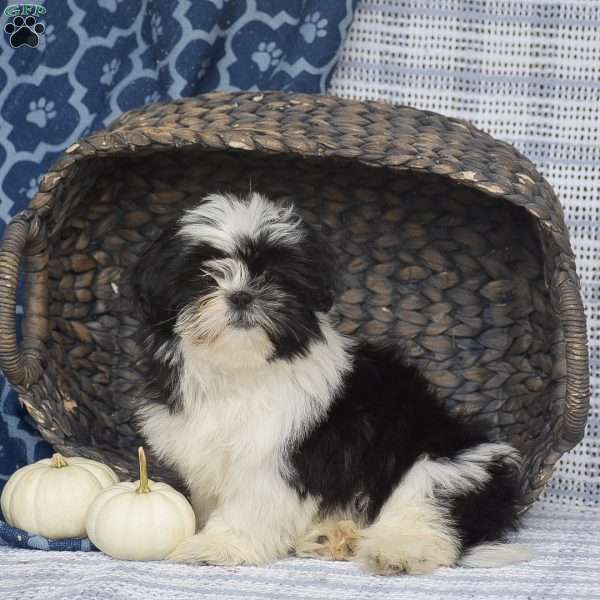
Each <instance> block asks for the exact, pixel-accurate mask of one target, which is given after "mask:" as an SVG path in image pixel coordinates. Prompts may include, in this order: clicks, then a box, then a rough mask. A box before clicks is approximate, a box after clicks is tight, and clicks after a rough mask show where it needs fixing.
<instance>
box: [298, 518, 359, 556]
mask: <svg viewBox="0 0 600 600" xmlns="http://www.w3.org/2000/svg"><path fill="white" fill-rule="evenodd" d="M358 537H359V530H358V525H357V524H356V523H355V522H354V521H334V520H328V521H321V522H319V523H316V524H315V525H314V526H313V527H312V528H311V529H310V530H309V531H308V533H307V534H306V535H304V536H303V537H302V538H300V539H299V540H298V541H297V543H296V545H295V548H294V550H295V553H296V556H301V557H303V558H322V559H325V560H348V559H349V558H350V557H352V555H353V554H354V551H355V549H356V544H357V541H358Z"/></svg>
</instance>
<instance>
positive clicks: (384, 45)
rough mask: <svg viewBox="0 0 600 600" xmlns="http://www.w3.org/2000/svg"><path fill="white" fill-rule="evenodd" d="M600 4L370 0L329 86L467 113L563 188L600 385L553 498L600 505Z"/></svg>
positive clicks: (353, 94)
mask: <svg viewBox="0 0 600 600" xmlns="http://www.w3.org/2000/svg"><path fill="white" fill-rule="evenodd" d="M599 64H600V4H599V3H598V2H596V1H594V0H578V1H575V2H567V1H563V2H551V3H550V2H547V3H540V2H523V1H522V0H498V1H497V2H493V3H490V2H486V1H484V0H440V1H436V2H433V1H431V2H422V1H420V0H409V1H407V2H401V3H400V2H396V1H394V0H365V1H363V2H362V3H361V4H360V6H359V8H358V11H357V15H356V17H355V22H354V25H353V27H352V29H351V33H350V36H349V39H348V41H347V43H346V46H345V50H344V53H343V56H342V59H341V61H340V63H339V66H338V69H337V71H336V73H335V75H334V78H333V80H332V85H331V89H330V91H331V93H333V94H336V95H340V96H345V97H349V98H356V99H373V100H375V99H378V100H385V101H389V102H394V103H400V104H409V105H413V106H416V107H417V108H422V109H429V110H434V111H437V112H441V113H444V114H447V115H450V116H455V117H460V118H464V119H468V120H470V121H472V122H473V123H475V124H476V125H477V126H479V127H481V128H482V129H484V130H486V131H487V132H489V133H491V134H492V135H493V136H495V137H498V138H499V139H502V140H506V141H508V142H510V143H512V144H514V145H515V146H516V147H517V148H518V149H519V150H521V151H522V152H523V153H524V154H525V155H526V156H527V157H528V158H530V159H531V160H532V161H533V162H534V163H535V164H536V165H537V166H538V168H539V170H540V171H541V172H542V174H543V175H544V176H545V177H546V178H547V179H548V181H549V182H550V184H551V185H552V186H553V187H554V189H555V190H556V192H557V194H558V197H559V199H560V200H561V202H562V204H563V206H564V208H565V213H566V220H567V224H568V226H569V229H570V233H571V242H572V244H573V247H574V250H575V252H576V254H577V259H578V262H577V266H578V272H579V276H580V278H581V280H582V292H583V296H584V302H585V304H586V312H587V317H588V335H589V346H590V364H591V383H592V389H593V390H595V394H594V399H593V402H592V410H591V413H590V418H589V422H588V428H587V434H586V437H585V439H584V441H583V442H582V443H581V444H580V445H579V446H577V447H576V448H575V449H574V450H573V451H571V452H570V453H569V454H568V455H566V456H564V457H563V458H562V460H561V463H560V467H559V469H558V470H557V472H556V474H555V476H554V478H553V480H552V482H551V484H550V486H549V488H548V490H547V492H546V501H547V502H549V503H560V504H580V505H597V504H598V503H599V502H600V455H599V445H600V395H599V392H598V389H599V387H598V384H599V383H600V146H599V145H598V139H599V137H600V118H599V117H600V81H599V79H598V65H599Z"/></svg>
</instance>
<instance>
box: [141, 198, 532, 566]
mask: <svg viewBox="0 0 600 600" xmlns="http://www.w3.org/2000/svg"><path fill="white" fill-rule="evenodd" d="M331 257H332V252H331V250H330V249H328V248H327V245H326V244H325V242H324V241H323V240H322V239H320V237H319V236H318V235H317V233H316V232H315V231H314V230H313V229H312V228H310V227H309V226H308V225H306V224H305V223H304V222H303V221H302V220H301V219H300V218H299V216H298V214H297V213H296V211H295V210H294V209H293V208H292V207H291V206H287V205H280V204H277V203H273V202H270V201H268V200H267V199H266V198H264V197H263V196H261V195H259V194H251V195H250V196H248V197H247V198H238V197H235V196H231V195H217V194H213V195H211V196H208V197H206V198H205V199H204V200H203V201H202V202H201V203H200V204H199V205H198V206H197V207H196V208H194V209H193V210H190V211H188V212H186V213H185V214H184V216H183V217H182V218H181V219H180V220H179V221H178V222H176V223H175V224H174V225H173V226H172V227H171V228H169V229H167V230H166V231H165V232H164V233H163V234H162V236H161V237H160V238H159V239H158V240H157V242H156V243H155V244H154V245H153V246H152V247H151V248H150V250H149V251H148V252H147V253H146V254H145V255H144V257H142V259H141V261H140V263H139V264H138V266H137V269H136V271H135V273H134V274H133V282H134V287H135V290H136V294H137V297H138V298H139V301H140V304H141V306H142V308H143V311H144V315H145V319H146V328H145V342H144V346H145V348H146V358H147V360H148V361H149V362H150V364H151V369H150V372H151V373H152V378H151V381H150V383H149V386H148V388H147V389H146V390H145V391H144V392H143V393H142V394H141V399H140V408H139V411H138V416H139V422H140V426H141V430H142V432H143V434H144V435H145V436H146V438H147V440H148V442H149V444H150V445H151V446H152V448H153V449H154V451H155V452H156V453H158V454H159V456H160V457H162V459H163V460H164V461H165V462H166V463H168V464H170V465H171V466H173V467H174V468H175V469H176V470H177V471H178V472H179V474H180V475H181V476H182V477H183V479H184V480H185V481H186V483H187V485H188V487H189V491H190V494H191V498H192V502H193V505H194V508H195V511H196V514H197V517H198V522H199V532H198V533H197V535H196V536H194V537H193V538H190V539H188V540H186V541H184V542H183V543H182V544H181V546H180V547H179V548H177V549H176V550H175V552H174V554H173V556H172V557H171V558H172V560H178V561H184V562H207V563H211V564H223V565H232V564H260V563H265V562H268V561H272V560H276V559H278V558H282V557H284V556H286V555H287V554H288V553H289V552H292V551H293V552H296V553H297V554H299V555H302V556H315V557H321V558H332V559H339V558H345V559H355V560H357V561H359V562H360V563H362V564H363V565H364V566H365V567H367V568H369V569H371V570H373V571H374V572H377V573H396V572H409V573H422V572H427V571H430V570H432V569H434V568H436V567H438V566H452V565H456V564H458V563H459V562H461V561H462V563H463V564H465V565H469V566H493V565H494V564H505V563H506V562H507V561H508V562H511V561H515V560H521V559H523V558H525V553H524V552H523V551H522V549H519V548H516V547H507V546H505V545H500V544H498V541H500V540H502V539H503V538H504V536H505V534H506V533H507V532H509V531H510V530H512V529H514V527H515V525H516V506H517V504H518V502H519V492H518V480H519V477H518V470H519V462H518V455H517V453H516V451H515V450H514V449H513V448H512V447H510V446H509V445H507V444H503V443H494V442H493V441H492V440H490V438H489V436H488V435H487V433H486V432H485V431H484V430H482V429H481V428H475V427H473V426H471V425H467V424H466V423H464V422H462V421H461V420H459V419H457V418H455V417H453V416H451V415H450V414H449V413H448V412H447V411H446V410H445V409H444V408H443V407H442V405H441V404H440V402H439V401H438V400H437V398H436V396H435V395H434V394H433V393H432V391H431V390H430V389H429V386H428V385H427V382H426V381H425V379H424V378H423V376H422V375H421V374H420V373H419V371H418V370H417V369H416V368H414V367H412V366H409V365H407V364H406V363H405V361H404V359H403V357H402V356H401V354H400V352H399V350H398V349H397V348H394V347H384V346H373V345H371V344H367V343H364V342H358V341H354V340H351V339H348V338H347V337H345V336H342V335H341V334H340V333H339V332H337V331H336V329H335V327H334V326H333V325H332V323H331V321H330V318H329V316H328V313H329V310H330V308H331V306H332V300H333V293H332V283H333V279H334V271H335V268H334V265H333V264H332V261H331ZM509 548H510V550H509Z"/></svg>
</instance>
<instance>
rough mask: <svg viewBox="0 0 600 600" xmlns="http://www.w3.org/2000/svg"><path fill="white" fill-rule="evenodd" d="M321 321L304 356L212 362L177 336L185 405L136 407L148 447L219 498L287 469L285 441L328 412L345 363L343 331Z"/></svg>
mask: <svg viewBox="0 0 600 600" xmlns="http://www.w3.org/2000/svg"><path fill="white" fill-rule="evenodd" d="M326 329H327V330H328V331H327V338H328V339H327V342H325V341H323V342H316V343H314V344H313V346H312V347H311V351H310V352H309V353H308V354H307V356H306V357H304V358H301V359H298V360H295V361H293V362H289V361H275V362H265V363H264V364H262V365H261V366H254V367H251V368H240V369H231V370H222V369H220V368H218V367H216V366H215V365H214V362H212V361H211V359H210V350H209V349H208V348H206V347H203V346H194V345H193V344H192V343H190V342H186V341H183V342H182V343H181V358H182V359H183V369H182V371H181V379H180V390H181V397H182V400H183V410H182V411H180V412H176V413H174V414H171V413H170V412H169V410H168V409H167V408H166V407H164V406H162V405H158V404H157V405H149V406H146V407H145V408H144V409H143V410H142V412H141V413H140V417H141V422H142V428H143V432H144V434H145V436H146V438H147V439H148V441H149V442H150V444H151V445H152V447H153V449H154V451H155V452H157V453H158V454H159V456H160V457H161V458H162V459H163V460H165V461H166V462H168V463H170V464H171V465H172V466H173V467H175V468H176V469H177V471H178V472H179V473H180V475H182V476H183V477H184V478H185V480H186V482H187V483H188V485H189V486H190V488H191V489H193V490H194V489H195V490H199V489H201V490H202V493H203V494H210V495H213V496H216V497H217V498H224V497H230V496H231V495H235V494H236V493H238V492H241V491H242V490H244V489H248V484H249V483H251V482H252V481H253V480H256V478H259V479H262V478H264V476H265V474H267V473H268V474H269V475H270V476H271V477H274V478H281V477H282V476H285V474H286V472H287V469H288V468H289V467H288V464H287V449H288V448H289V446H290V444H293V442H294V441H296V440H297V439H298V438H300V437H302V436H304V435H305V434H306V433H307V432H308V431H309V429H310V427H311V425H312V424H314V422H315V421H316V420H318V419H319V418H320V417H321V416H322V415H323V414H324V413H325V412H326V410H327V408H328V406H329V404H330V402H331V399H332V397H333V394H334V392H335V390H336V389H337V387H338V385H339V382H340V379H341V376H342V374H343V373H344V371H345V370H346V369H347V368H348V364H347V363H348V358H347V353H346V352H345V351H344V347H343V346H344V340H343V338H341V337H340V336H339V335H338V334H337V333H335V332H334V331H333V330H332V329H331V328H329V327H327V328H326ZM332 345H333V347H332Z"/></svg>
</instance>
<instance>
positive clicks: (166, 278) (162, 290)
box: [131, 225, 181, 323]
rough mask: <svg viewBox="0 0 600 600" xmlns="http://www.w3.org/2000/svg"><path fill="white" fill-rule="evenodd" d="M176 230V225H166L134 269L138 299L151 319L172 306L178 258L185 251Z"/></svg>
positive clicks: (152, 320)
mask: <svg viewBox="0 0 600 600" xmlns="http://www.w3.org/2000/svg"><path fill="white" fill-rule="evenodd" d="M176 234H177V227H176V226H175V225H173V226H170V227H167V228H165V229H164V230H163V232H162V233H161V235H160V236H159V237H158V238H157V239H156V240H155V241H154V242H152V244H151V245H150V246H149V247H148V248H147V249H146V251H145V252H144V254H142V256H141V257H140V259H139V260H138V262H137V263H136V264H135V265H134V267H133V268H132V269H131V284H132V288H133V292H134V297H135V300H136V301H137V305H138V307H139V308H140V309H141V311H142V314H143V315H144V317H145V318H146V320H147V321H148V322H150V323H152V322H154V321H156V320H157V319H158V318H160V316H159V315H158V313H159V312H161V313H162V312H164V311H165V310H168V309H169V302H168V297H169V290H170V289H171V290H172V289H173V285H174V284H175V277H176V273H177V269H176V268H175V266H176V265H175V262H176V261H177V260H179V259H180V258H179V257H180V255H181V245H180V243H178V242H179V240H177V237H176Z"/></svg>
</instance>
